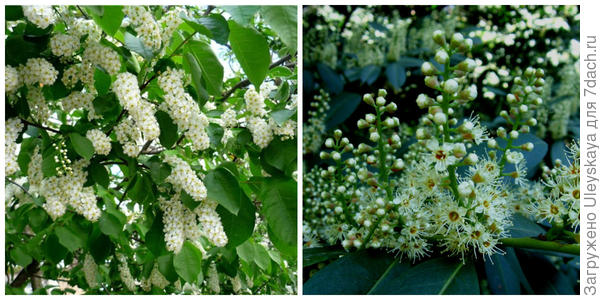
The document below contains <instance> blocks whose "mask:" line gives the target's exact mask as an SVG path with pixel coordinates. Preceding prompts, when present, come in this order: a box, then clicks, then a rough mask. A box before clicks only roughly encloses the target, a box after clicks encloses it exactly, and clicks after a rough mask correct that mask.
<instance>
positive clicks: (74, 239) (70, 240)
mask: <svg viewBox="0 0 600 300" xmlns="http://www.w3.org/2000/svg"><path fill="white" fill-rule="evenodd" d="M54 232H55V233H56V236H57V237H58V241H59V242H60V244H61V245H63V246H65V248H67V250H69V251H70V252H74V251H75V250H77V249H79V248H81V247H83V245H84V244H85V243H84V240H83V239H82V238H81V236H80V235H79V234H77V233H76V232H74V231H73V229H72V228H68V227H63V226H61V227H56V229H55V230H54Z"/></svg>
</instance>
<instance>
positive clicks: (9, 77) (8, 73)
mask: <svg viewBox="0 0 600 300" xmlns="http://www.w3.org/2000/svg"><path fill="white" fill-rule="evenodd" d="M20 86H21V79H20V78H19V71H17V69H15V68H13V67H11V66H9V65H6V68H5V69H4V91H5V92H7V93H11V92H14V91H16V90H17V89H18V88H19V87H20Z"/></svg>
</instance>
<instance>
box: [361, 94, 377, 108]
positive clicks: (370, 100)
mask: <svg viewBox="0 0 600 300" xmlns="http://www.w3.org/2000/svg"><path fill="white" fill-rule="evenodd" d="M363 101H365V103H367V104H369V105H371V106H375V102H374V101H373V95H371V94H365V95H364V96H363Z"/></svg>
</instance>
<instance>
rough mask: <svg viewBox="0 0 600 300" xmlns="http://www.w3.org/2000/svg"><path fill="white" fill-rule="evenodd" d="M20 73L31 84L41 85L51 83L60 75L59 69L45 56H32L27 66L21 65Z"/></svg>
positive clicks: (26, 82) (25, 81) (24, 80)
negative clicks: (44, 57)
mask: <svg viewBox="0 0 600 300" xmlns="http://www.w3.org/2000/svg"><path fill="white" fill-rule="evenodd" d="M19 73H21V78H22V79H23V82H24V83H25V84H27V85H29V86H31V85H34V84H36V83H37V84H39V85H40V86H44V85H51V84H53V83H54V81H55V80H56V77H57V76H58V71H56V69H55V68H54V66H52V64H51V63H49V62H48V61H47V60H45V59H43V58H30V59H28V60H27V63H25V66H20V67H19Z"/></svg>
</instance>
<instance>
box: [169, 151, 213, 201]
mask: <svg viewBox="0 0 600 300" xmlns="http://www.w3.org/2000/svg"><path fill="white" fill-rule="evenodd" d="M164 160H165V162H166V163H168V164H169V165H171V167H172V170H171V175H169V177H167V179H165V180H166V181H167V182H169V183H171V184H173V185H174V186H176V187H177V188H179V189H183V190H185V191H186V193H188V194H189V195H190V196H191V197H192V198H193V199H194V200H196V201H198V202H200V201H204V200H205V199H206V187H205V186H204V183H202V180H200V178H198V176H196V173H195V172H194V171H193V170H192V169H191V168H190V166H189V165H188V164H187V162H185V161H184V160H183V159H181V158H179V157H177V156H175V155H166V156H165V159H164Z"/></svg>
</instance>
